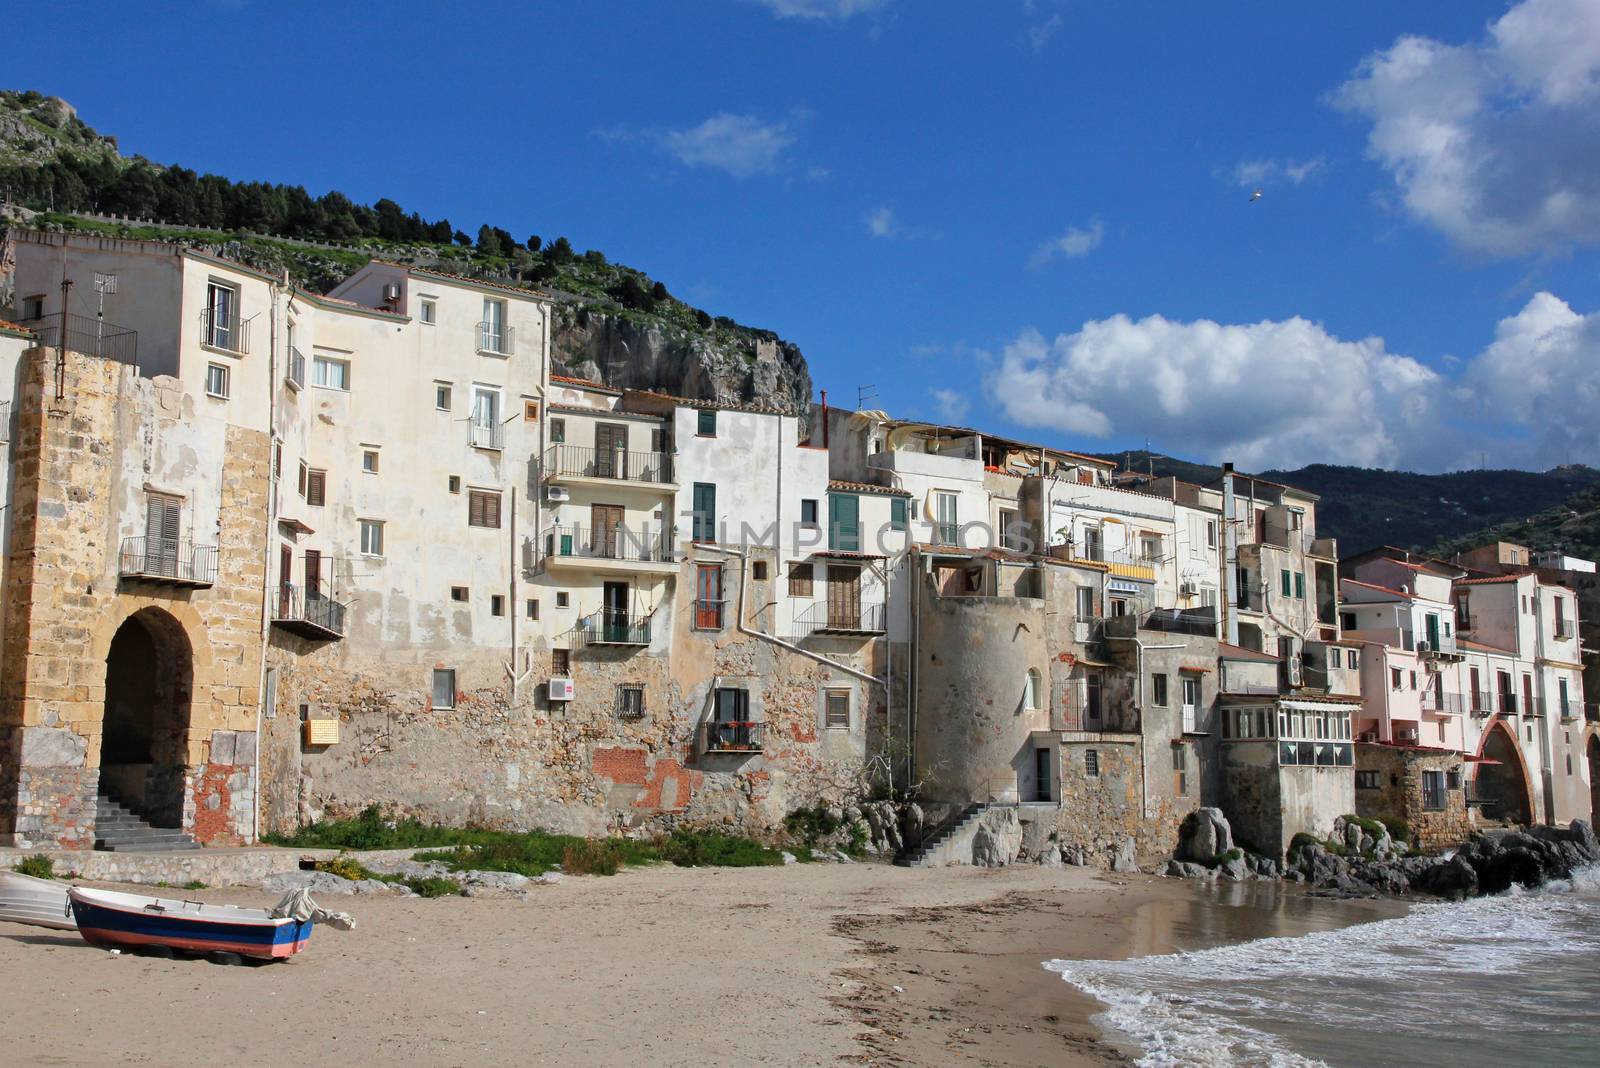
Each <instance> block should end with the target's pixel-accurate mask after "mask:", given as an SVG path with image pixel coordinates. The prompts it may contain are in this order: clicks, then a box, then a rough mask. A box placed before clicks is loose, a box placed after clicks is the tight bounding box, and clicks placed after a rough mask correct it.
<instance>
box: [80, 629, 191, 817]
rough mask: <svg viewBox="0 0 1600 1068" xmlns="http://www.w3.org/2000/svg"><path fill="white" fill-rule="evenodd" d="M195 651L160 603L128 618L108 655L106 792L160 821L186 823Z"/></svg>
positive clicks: (102, 777)
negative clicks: (185, 801)
mask: <svg viewBox="0 0 1600 1068" xmlns="http://www.w3.org/2000/svg"><path fill="white" fill-rule="evenodd" d="M193 696H194V649H193V646H192V645H191V644H190V641H189V636H188V634H187V633H185V631H184V627H183V624H182V623H180V622H179V621H178V620H177V619H175V618H174V617H173V616H172V615H171V614H170V613H169V612H167V611H165V610H164V609H161V608H154V607H151V608H142V609H140V610H139V611H137V612H135V613H133V614H132V615H130V616H129V617H128V618H127V619H124V620H123V621H122V625H121V626H119V627H118V628H117V631H116V633H115V634H114V635H113V636H112V638H111V645H110V648H109V649H108V651H107V653H106V698H105V709H104V719H103V721H102V730H101V744H100V792H101V793H103V794H105V795H107V796H109V797H112V798H114V799H115V800H117V801H120V802H122V803H123V804H124V805H126V806H127V807H128V808H130V809H131V810H133V811H134V812H137V813H139V814H140V815H141V816H143V817H144V818H145V819H146V820H147V821H149V822H150V823H151V824H153V825H155V826H157V827H181V826H182V825H183V809H184V791H185V784H186V782H187V779H188V763H189V759H188V749H189V722H190V712H191V704H192V701H193Z"/></svg>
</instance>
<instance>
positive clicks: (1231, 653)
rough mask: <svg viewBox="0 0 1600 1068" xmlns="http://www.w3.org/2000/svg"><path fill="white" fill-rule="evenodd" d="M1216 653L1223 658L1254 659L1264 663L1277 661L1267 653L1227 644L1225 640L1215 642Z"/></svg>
mask: <svg viewBox="0 0 1600 1068" xmlns="http://www.w3.org/2000/svg"><path fill="white" fill-rule="evenodd" d="M1217 655H1218V656H1219V657H1220V658H1221V659H1223V660H1256V661H1259V662H1261V663H1264V664H1276V663H1278V658H1277V657H1275V656H1272V655H1271V654H1269V653H1260V652H1257V651H1256V650H1254V649H1246V648H1245V647H1244V646H1242V645H1229V644H1228V643H1227V642H1218V643H1217Z"/></svg>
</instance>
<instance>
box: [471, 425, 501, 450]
mask: <svg viewBox="0 0 1600 1068" xmlns="http://www.w3.org/2000/svg"><path fill="white" fill-rule="evenodd" d="M467 434H468V441H469V442H470V443H471V445H472V447H473V448H474V449H494V450H495V451H497V452H498V451H499V450H501V449H504V448H505V447H506V428H505V427H504V426H502V425H501V424H500V423H498V422H496V423H488V424H484V423H479V422H476V421H474V422H471V423H468V424H467Z"/></svg>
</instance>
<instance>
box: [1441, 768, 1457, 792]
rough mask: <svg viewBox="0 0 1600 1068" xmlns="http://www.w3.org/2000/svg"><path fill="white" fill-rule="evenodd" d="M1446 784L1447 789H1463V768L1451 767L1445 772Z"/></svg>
mask: <svg viewBox="0 0 1600 1068" xmlns="http://www.w3.org/2000/svg"><path fill="white" fill-rule="evenodd" d="M1444 785H1445V789H1447V790H1459V789H1461V769H1460V768H1451V769H1450V770H1449V771H1447V772H1445V776H1444Z"/></svg>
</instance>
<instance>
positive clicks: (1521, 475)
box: [1101, 450, 1600, 553]
mask: <svg viewBox="0 0 1600 1068" xmlns="http://www.w3.org/2000/svg"><path fill="white" fill-rule="evenodd" d="M1101 455H1103V456H1104V457H1105V458H1106V459H1108V460H1115V461H1116V462H1117V463H1118V465H1119V466H1125V467H1129V468H1131V469H1133V470H1138V471H1149V470H1152V469H1153V470H1154V471H1155V473H1156V474H1157V475H1161V476H1166V475H1172V476H1176V477H1177V478H1180V479H1183V480H1184V481H1187V482H1197V483H1202V484H1204V483H1207V482H1211V481H1213V480H1215V479H1217V478H1219V477H1221V474H1222V471H1221V468H1219V467H1214V466H1211V465H1209V464H1196V463H1191V462H1189V461H1187V460H1179V459H1177V458H1175V457H1170V456H1162V455H1160V454H1150V453H1146V452H1144V451H1142V450H1134V451H1130V452H1123V453H1104V454H1101ZM1251 473H1252V474H1257V475H1259V476H1261V477H1262V478H1265V479H1270V480H1271V481H1273V482H1282V483H1284V484H1285V485H1289V486H1294V487H1297V488H1299V489H1303V490H1309V491H1310V492H1312V493H1315V494H1317V495H1318V496H1319V497H1320V498H1321V501H1320V502H1319V503H1318V505H1317V526H1318V530H1319V532H1320V533H1323V534H1331V535H1333V536H1334V537H1336V538H1338V539H1339V551H1340V553H1352V552H1359V551H1360V550H1362V549H1368V548H1371V547H1373V546H1375V545H1396V546H1399V547H1400V548H1403V549H1417V550H1429V549H1436V548H1439V547H1441V546H1444V545H1446V544H1449V545H1454V546H1455V547H1456V548H1468V547H1469V546H1468V545H1466V544H1460V545H1456V544H1455V543H1457V542H1466V541H1470V542H1471V543H1472V544H1474V545H1476V544H1481V543H1482V542H1483V541H1485V540H1489V534H1488V533H1487V532H1488V531H1489V530H1490V529H1491V528H1493V529H1502V528H1503V529H1507V530H1517V531H1526V534H1527V536H1526V537H1509V536H1508V537H1507V538H1506V539H1505V540H1510V541H1522V542H1523V543H1524V544H1529V545H1534V544H1535V542H1534V541H1533V540H1530V539H1533V538H1536V537H1544V538H1562V537H1566V538H1569V539H1575V538H1581V537H1587V538H1589V539H1590V540H1589V541H1588V542H1585V544H1591V545H1592V544H1594V543H1595V542H1596V541H1597V540H1600V526H1596V525H1594V524H1591V525H1590V526H1588V527H1584V526H1583V524H1582V522H1581V521H1573V520H1572V517H1571V516H1569V515H1568V514H1567V513H1568V512H1569V511H1576V512H1578V513H1579V514H1580V516H1581V515H1582V514H1585V513H1584V512H1583V503H1584V502H1585V501H1588V502H1590V504H1589V507H1590V509H1591V510H1593V509H1596V508H1600V471H1597V470H1595V469H1594V468H1592V467H1586V466H1584V465H1582V464H1573V465H1567V466H1563V467H1555V468H1551V469H1550V470H1549V471H1453V472H1451V473H1449V474H1444V475H1418V474H1413V473H1411V472H1409V471H1384V470H1380V469H1377V468H1368V467H1341V466H1336V465H1333V464H1311V465H1309V466H1307V467H1300V468H1296V469H1294V470H1292V471H1289V470H1268V471H1256V472H1251ZM1569 499H1572V500H1573V501H1574V502H1576V503H1569ZM1574 524H1575V525H1574ZM1537 547H1540V548H1553V547H1554V545H1543V544H1540V545H1538V546H1537Z"/></svg>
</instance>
